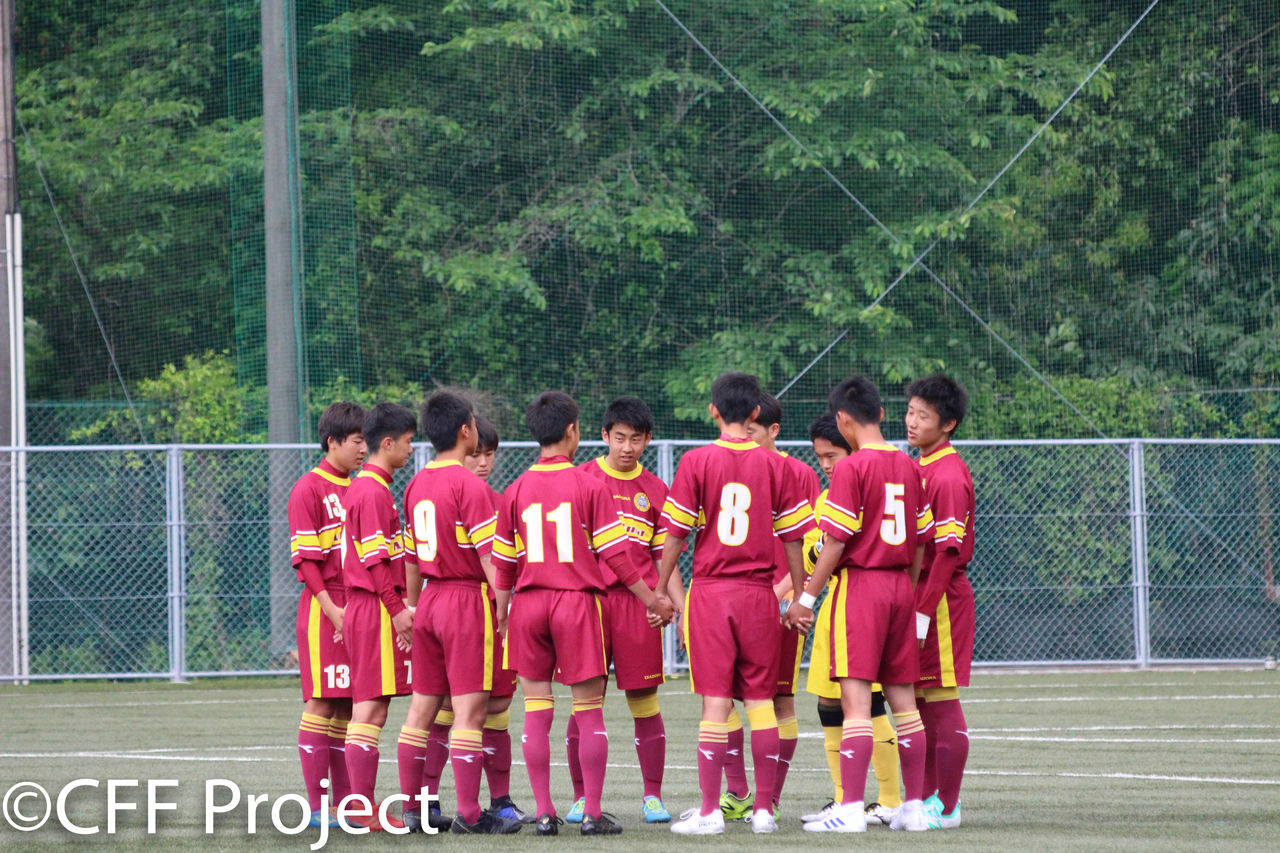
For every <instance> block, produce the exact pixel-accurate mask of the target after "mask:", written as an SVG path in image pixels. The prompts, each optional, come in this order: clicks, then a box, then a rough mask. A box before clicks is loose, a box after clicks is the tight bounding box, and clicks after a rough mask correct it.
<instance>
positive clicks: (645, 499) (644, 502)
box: [632, 492, 649, 512]
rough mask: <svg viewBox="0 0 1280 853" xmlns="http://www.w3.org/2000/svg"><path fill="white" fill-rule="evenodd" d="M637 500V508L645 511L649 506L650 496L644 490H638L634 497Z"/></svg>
mask: <svg viewBox="0 0 1280 853" xmlns="http://www.w3.org/2000/svg"><path fill="white" fill-rule="evenodd" d="M632 500H634V501H635V504H636V509H638V510H640V511H641V512H644V511H645V510H647V509H648V508H649V496H648V495H646V494H645V493H644V492H636V496H635V497H634V498H632Z"/></svg>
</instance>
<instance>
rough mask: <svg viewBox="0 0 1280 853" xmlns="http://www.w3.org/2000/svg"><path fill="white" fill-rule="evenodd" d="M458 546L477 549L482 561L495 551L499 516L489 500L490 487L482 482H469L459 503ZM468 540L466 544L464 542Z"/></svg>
mask: <svg viewBox="0 0 1280 853" xmlns="http://www.w3.org/2000/svg"><path fill="white" fill-rule="evenodd" d="M459 503H460V506H459V507H458V518H459V520H460V523H461V526H460V527H459V529H458V544H460V545H465V546H467V547H470V548H474V549H476V553H477V554H479V555H480V559H482V560H483V559H484V558H485V557H487V556H489V554H490V552H492V551H493V544H494V535H495V533H496V532H497V529H498V514H497V513H496V512H494V510H493V504H492V503H491V502H490V498H489V487H488V486H486V485H485V484H484V481H482V480H478V479H477V480H475V481H473V482H467V483H466V484H465V485H464V487H463V489H462V496H461V500H460V501H459ZM464 539H465V540H466V541H465V542H464V541H463V540H464Z"/></svg>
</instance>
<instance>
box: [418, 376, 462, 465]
mask: <svg viewBox="0 0 1280 853" xmlns="http://www.w3.org/2000/svg"><path fill="white" fill-rule="evenodd" d="M473 415H474V412H473V411H472V409H471V401H470V400H468V399H466V398H465V397H460V396H458V395H457V394H453V393H450V392H448V391H437V392H435V393H434V394H432V395H431V396H430V397H428V398H427V400H426V402H424V403H423V404H422V431H423V432H425V433H426V434H427V439H428V440H429V441H430V442H431V446H432V447H434V448H435V449H436V452H437V453H443V452H445V451H446V450H453V448H455V447H457V446H458V430H460V429H462V427H463V425H464V424H469V423H471V418H472V417H473Z"/></svg>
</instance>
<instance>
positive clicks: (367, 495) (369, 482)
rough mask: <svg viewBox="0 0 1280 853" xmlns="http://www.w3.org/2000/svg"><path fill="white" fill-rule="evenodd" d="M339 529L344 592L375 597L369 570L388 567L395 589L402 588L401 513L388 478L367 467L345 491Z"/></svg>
mask: <svg viewBox="0 0 1280 853" xmlns="http://www.w3.org/2000/svg"><path fill="white" fill-rule="evenodd" d="M346 498H347V505H346V520H345V522H344V523H343V525H342V577H343V582H344V583H345V585H346V587H347V589H363V590H366V591H368V592H372V593H374V594H377V592H378V588H377V586H376V585H375V584H374V582H373V578H372V577H370V569H372V568H374V567H375V566H377V565H378V564H379V563H381V562H383V561H389V562H390V564H391V577H392V579H393V582H394V583H395V585H396V587H397V589H402V588H403V587H404V539H403V534H402V533H401V530H400V512H399V511H398V510H397V509H396V502H395V499H394V498H393V497H392V496H391V475H390V474H389V473H387V472H386V471H383V470H382V469H381V468H379V467H378V466H376V465H369V464H366V465H365V466H364V468H363V469H362V470H361V471H360V473H359V474H357V475H356V476H355V479H354V480H353V481H352V483H351V487H350V488H349V489H347V495H346Z"/></svg>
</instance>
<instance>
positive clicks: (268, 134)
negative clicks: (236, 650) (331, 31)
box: [262, 0, 303, 660]
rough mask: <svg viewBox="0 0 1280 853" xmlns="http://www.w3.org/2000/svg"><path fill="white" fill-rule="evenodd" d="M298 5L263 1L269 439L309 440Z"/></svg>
mask: <svg viewBox="0 0 1280 853" xmlns="http://www.w3.org/2000/svg"><path fill="white" fill-rule="evenodd" d="M294 12H295V9H294V2H293V0H262V149H263V151H262V154H263V163H262V165H263V214H264V226H265V234H264V237H265V248H266V310H267V317H266V320H267V332H266V334H267V339H266V346H267V400H268V403H267V406H268V408H267V441H269V442H271V443H273V444H294V443H297V442H298V441H300V440H301V438H302V413H303V406H302V396H301V387H300V382H299V368H300V366H301V361H302V360H301V356H300V351H301V349H302V347H301V340H302V338H301V323H300V317H299V314H300V305H299V301H300V295H301V281H302V204H301V201H302V190H301V187H300V169H299V164H298V99H297V91H298V88H297V66H296V56H297V39H296V35H295V32H294V17H295V15H294ZM294 456H295V454H294V453H292V452H286V451H272V452H271V453H270V459H269V461H268V465H267V478H268V501H269V506H268V508H267V513H268V515H267V517H268V519H269V523H268V525H267V529H268V535H269V537H270V540H269V543H268V548H267V554H268V560H269V565H268V571H269V572H270V595H271V639H270V646H269V652H270V654H271V657H272V658H273V659H277V660H278V659H279V658H280V657H281V656H282V655H285V654H287V653H288V651H289V650H290V649H292V648H293V647H294V643H295V640H294V619H295V615H296V604H295V599H296V598H297V595H298V593H297V584H296V583H295V582H294V573H293V570H292V569H291V567H290V565H289V525H288V517H287V513H286V504H287V502H288V497H289V490H290V488H291V487H292V485H293V481H294V480H295V479H296V475H297V471H296V464H294V462H295V460H294Z"/></svg>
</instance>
